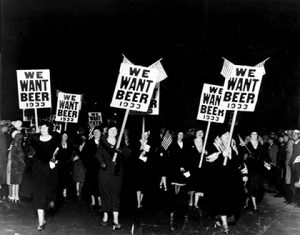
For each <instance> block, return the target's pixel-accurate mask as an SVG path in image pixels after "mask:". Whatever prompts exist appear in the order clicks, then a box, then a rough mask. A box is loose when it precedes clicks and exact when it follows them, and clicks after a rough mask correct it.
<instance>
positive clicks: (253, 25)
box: [0, 0, 300, 131]
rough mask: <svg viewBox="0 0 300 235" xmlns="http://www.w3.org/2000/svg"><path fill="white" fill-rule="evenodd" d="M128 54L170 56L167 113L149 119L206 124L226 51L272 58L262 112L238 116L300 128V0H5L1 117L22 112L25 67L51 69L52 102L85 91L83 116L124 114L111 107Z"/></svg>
mask: <svg viewBox="0 0 300 235" xmlns="http://www.w3.org/2000/svg"><path fill="white" fill-rule="evenodd" d="M122 53H123V54H125V55H126V57H127V58H128V59H129V60H130V61H131V62H133V63H134V64H137V65H143V66H149V65H150V64H152V63H154V62H155V61H157V60H158V59H160V58H163V60H162V61H161V62H162V65H163V66H164V68H165V70H166V72H167V74H168V78H167V79H166V80H164V81H163V82H162V83H161V98H160V99H161V106H160V116H159V117H147V122H148V123H152V124H153V125H157V126H159V125H168V126H171V127H178V126H180V127H185V128H190V127H192V126H195V125H203V126H206V123H205V122H200V121H196V116H197V112H198V106H199V100H200V94H201V91H202V84H203V83H210V84H216V85H223V82H224V78H223V77H222V76H221V75H220V71H221V68H222V65H223V59H222V57H225V58H227V59H228V60H230V61H231V62H232V63H234V64H239V65H250V66H254V65H256V64H258V63H260V62H261V61H263V60H264V59H266V58H267V57H270V59H269V60H268V61H267V62H266V64H265V69H266V75H265V76H264V77H263V81H262V85H261V88H260V94H259V98H258V103H257V105H256V109H255V112H243V113H242V112H239V113H238V117H237V123H238V127H239V128H240V129H243V130H245V131H249V130H250V129H251V128H252V129H253V128H254V129H258V130H262V129H263V130H266V131H270V130H278V129H282V128H283V129H286V128H289V129H290V128H296V127H297V128H300V118H299V106H300V82H299V70H300V60H299V57H300V1H297V0H294V1H289V0H276V1H275V0H236V1H234V0H227V1H222V0H140V1H137V0H122V1H121V0H63V1H62V0H51V1H47V0H22V1H21V0H19V1H17V0H2V1H1V109H0V111H1V112H0V118H1V119H11V120H14V119H21V118H22V114H21V111H20V110H19V109H18V98H17V97H18V96H17V82H16V81H17V78H16V70H17V69H50V77H51V86H52V92H53V95H52V96H53V102H52V104H53V107H55V106H56V97H55V89H58V90H61V91H63V92H70V93H78V94H80V93H83V95H84V104H83V110H82V114H80V115H81V117H84V116H85V114H84V112H86V111H102V112H104V116H105V115H107V117H109V116H110V115H113V113H117V116H118V117H119V119H122V118H123V115H124V110H121V109H120V110H112V109H110V108H109V105H110V101H111V98H112V94H113V90H114V87H115V84H116V80H117V76H118V70H119V67H120V63H121V62H122V59H123V57H122ZM98 84H99V85H98ZM54 112H55V111H54V110H53V113H54ZM48 114H49V110H39V116H41V117H42V116H43V115H48ZM231 116H232V112H230V111H229V112H228V114H227V121H226V122H228V119H230V117H231ZM130 119H131V120H137V119H139V120H140V117H130V118H129V122H130Z"/></svg>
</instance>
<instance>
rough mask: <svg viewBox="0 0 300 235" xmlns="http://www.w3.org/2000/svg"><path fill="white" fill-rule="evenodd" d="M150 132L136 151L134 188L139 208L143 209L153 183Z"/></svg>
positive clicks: (144, 134)
mask: <svg viewBox="0 0 300 235" xmlns="http://www.w3.org/2000/svg"><path fill="white" fill-rule="evenodd" d="M149 139H150V131H146V132H144V133H143V134H142V137H141V139H140V140H139V143H138V144H137V149H136V150H135V151H134V152H135V153H134V155H135V158H134V170H133V171H134V172H133V174H134V187H135V192H136V197H137V208H142V207H143V198H144V195H145V193H146V194H147V190H149V189H150V190H151V183H152V182H153V179H152V177H151V176H152V174H153V170H151V164H152V162H153V146H152V143H150V141H149Z"/></svg>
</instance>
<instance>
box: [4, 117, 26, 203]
mask: <svg viewBox="0 0 300 235" xmlns="http://www.w3.org/2000/svg"><path fill="white" fill-rule="evenodd" d="M17 122H20V125H22V123H21V121H17ZM15 123H16V122H12V124H13V125H14V124H15ZM11 137H12V138H13V140H12V142H11V144H10V147H9V151H8V164H7V172H8V174H7V184H8V185H9V188H10V190H9V191H10V194H11V195H10V196H9V197H8V198H9V200H10V201H12V202H14V203H18V202H20V198H19V189H20V184H21V182H22V176H23V172H24V170H25V161H24V152H23V148H22V141H23V135H22V134H21V132H20V128H13V129H12V130H11Z"/></svg>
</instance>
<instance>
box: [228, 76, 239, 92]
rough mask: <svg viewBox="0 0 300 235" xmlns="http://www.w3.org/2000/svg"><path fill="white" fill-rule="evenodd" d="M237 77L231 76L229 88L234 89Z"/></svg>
mask: <svg viewBox="0 0 300 235" xmlns="http://www.w3.org/2000/svg"><path fill="white" fill-rule="evenodd" d="M236 80H237V78H233V77H232V78H230V79H229V80H228V84H227V90H234V87H235V84H236Z"/></svg>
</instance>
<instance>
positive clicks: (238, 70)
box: [236, 68, 247, 76]
mask: <svg viewBox="0 0 300 235" xmlns="http://www.w3.org/2000/svg"><path fill="white" fill-rule="evenodd" d="M246 71H247V69H244V68H236V76H245V74H246Z"/></svg>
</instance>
